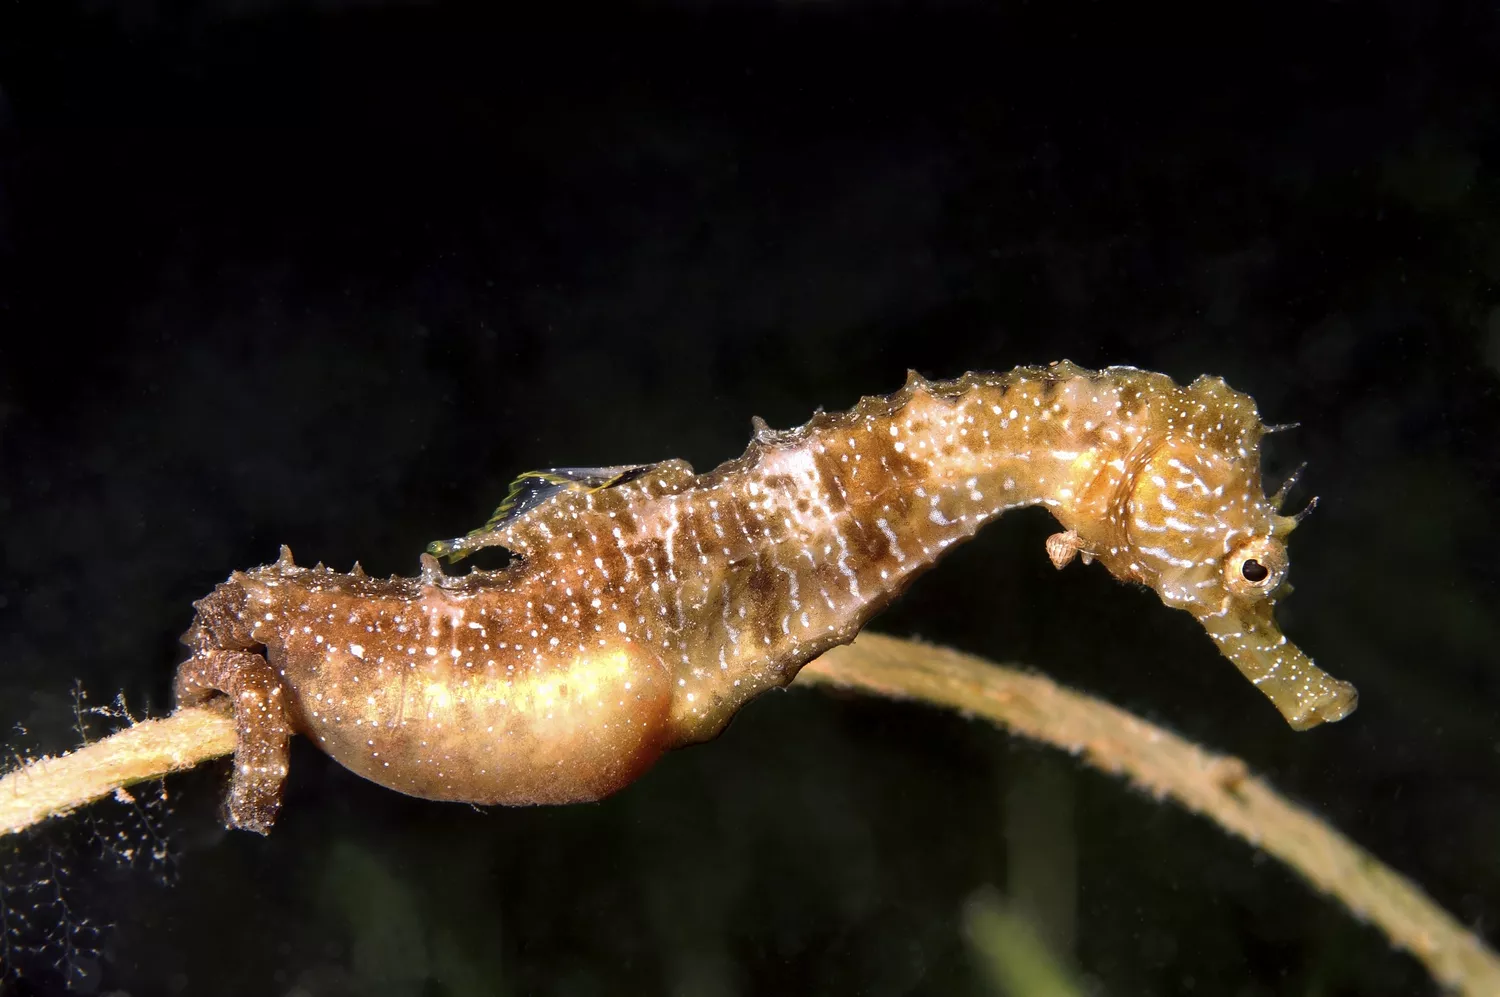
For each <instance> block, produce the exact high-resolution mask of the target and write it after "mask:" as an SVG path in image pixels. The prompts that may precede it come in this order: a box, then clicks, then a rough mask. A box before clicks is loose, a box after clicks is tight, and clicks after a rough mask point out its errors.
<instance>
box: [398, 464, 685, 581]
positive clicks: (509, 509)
mask: <svg viewBox="0 0 1500 997" xmlns="http://www.w3.org/2000/svg"><path fill="white" fill-rule="evenodd" d="M655 466H656V465H655V464H621V465H619V466H616V467H548V468H543V469H541V470H539V471H527V472H526V473H525V474H523V475H521V476H520V477H518V478H516V480H514V481H512V482H511V483H510V490H509V491H508V492H506V495H505V498H504V499H502V500H501V502H500V504H499V505H498V506H496V507H495V511H494V512H493V513H491V514H490V518H489V520H488V521H487V522H486V523H485V524H484V525H483V526H481V527H479V528H478V529H475V530H470V531H469V532H468V533H467V534H465V535H464V536H462V537H458V538H456V539H453V540H434V541H433V542H432V543H430V544H428V545H427V553H429V554H432V555H434V556H436V557H445V558H447V559H448V563H449V564H457V563H458V562H459V561H461V560H463V559H464V558H465V557H468V556H469V555H470V554H471V553H473V552H474V551H476V550H479V549H481V548H484V547H491V546H496V545H499V543H500V540H499V538H498V534H499V533H500V531H502V530H504V529H505V528H506V527H507V526H509V525H510V524H511V523H513V522H515V521H516V520H517V519H519V518H520V517H522V516H524V515H525V514H526V513H528V512H530V511H531V510H532V509H535V508H536V507H537V506H539V505H542V504H543V503H544V502H546V501H547V500H548V499H550V498H552V496H554V495H556V494H558V493H559V492H572V491H582V492H593V491H598V490H599V489H601V488H613V487H614V486H616V485H623V484H625V483H626V482H627V481H634V480H635V479H636V478H639V477H640V476H641V475H643V474H645V473H646V472H647V471H649V470H651V469H652V468H653V467H655Z"/></svg>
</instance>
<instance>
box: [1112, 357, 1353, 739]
mask: <svg viewBox="0 0 1500 997" xmlns="http://www.w3.org/2000/svg"><path fill="white" fill-rule="evenodd" d="M1161 421H1162V425H1161V432H1160V433H1159V435H1158V436H1157V438H1156V439H1155V440H1153V441H1151V443H1152V445H1151V447H1150V448H1149V449H1148V450H1147V451H1146V453H1147V455H1146V457H1145V459H1144V460H1143V461H1141V462H1140V463H1139V464H1138V467H1137V470H1136V471H1135V473H1133V474H1131V475H1130V476H1129V478H1128V479H1127V482H1126V491H1127V492H1128V497H1126V498H1125V501H1124V508H1123V509H1122V510H1121V511H1122V513H1123V515H1122V516H1121V517H1120V518H1121V520H1123V522H1122V525H1123V527H1124V529H1123V532H1124V534H1125V539H1126V541H1127V542H1126V546H1125V548H1124V550H1123V551H1122V552H1121V553H1123V554H1128V562H1129V563H1128V565H1119V564H1118V563H1117V564H1116V565H1115V567H1116V570H1117V571H1118V570H1119V569H1120V568H1125V569H1126V570H1127V571H1128V574H1129V576H1132V577H1134V578H1135V579H1136V580H1139V581H1144V582H1146V583H1147V584H1148V585H1150V586H1151V587H1152V588H1154V589H1155V590H1156V592H1157V594H1158V595H1160V596H1161V599H1162V601H1163V602H1165V603H1166V604H1167V605H1169V606H1173V607H1176V608H1178V609H1183V610H1186V611H1187V612H1189V613H1192V614H1193V616H1194V617H1196V618H1197V619H1198V621H1199V622H1200V623H1202V624H1203V627H1204V629H1206V630H1207V631H1208V633H1209V635H1210V636H1211V637H1213V639H1214V641H1215V642H1216V643H1217V644H1218V645H1219V649H1220V650H1221V651H1222V652H1223V654H1224V656H1225V657H1227V658H1228V659H1229V660H1230V661H1231V662H1233V663H1234V665H1235V667H1237V668H1238V669H1239V670H1240V672H1242V673H1243V674H1244V675H1245V677H1246V678H1248V679H1249V680H1250V681H1251V682H1253V683H1254V684H1255V685H1256V687H1257V688H1259V689H1260V690H1261V692H1263V693H1265V694H1266V696H1267V697H1269V698H1270V700H1271V702H1272V703H1273V704H1275V706H1276V708H1277V709H1278V710H1280V711H1281V713H1282V715H1283V716H1284V717H1285V718H1286V720H1287V722H1288V723H1289V724H1291V725H1292V727H1294V728H1296V729H1298V730H1303V729H1306V728H1308V727H1313V726H1316V725H1317V724H1320V723H1323V722H1325V721H1329V720H1339V719H1342V718H1343V717H1345V716H1347V715H1348V714H1349V713H1350V712H1351V711H1352V710H1353V709H1354V707H1355V704H1356V702H1357V696H1356V693H1355V690H1354V687H1353V686H1352V685H1350V684H1349V683H1347V682H1340V681H1338V680H1336V679H1334V678H1332V677H1331V676H1329V675H1328V674H1327V673H1326V672H1324V671H1323V670H1322V669H1320V668H1318V667H1317V666H1316V665H1314V664H1313V662H1312V660H1311V659H1310V658H1309V657H1308V656H1307V655H1305V654H1304V653H1302V651H1301V650H1299V649H1298V648H1297V646H1296V645H1295V644H1293V643H1292V642H1291V641H1289V640H1287V639H1286V637H1285V636H1284V635H1283V634H1282V633H1281V630H1280V628H1279V627H1278V626H1277V624H1276V618H1275V615H1274V612H1273V610H1274V608H1275V605H1276V600H1277V598H1278V596H1281V595H1284V594H1286V592H1287V591H1289V587H1288V586H1287V585H1286V584H1285V583H1286V575H1287V567H1288V559H1287V548H1286V540H1287V536H1288V534H1290V533H1291V531H1292V530H1293V529H1294V528H1295V527H1296V525H1297V523H1298V522H1299V521H1300V520H1301V518H1302V516H1304V515H1305V514H1306V512H1307V511H1308V510H1307V509H1304V510H1303V512H1302V513H1299V514H1298V515H1295V516H1285V515H1282V514H1281V511H1280V505H1281V499H1282V497H1283V495H1284V492H1285V490H1286V489H1283V490H1282V493H1280V494H1278V495H1276V496H1274V497H1268V496H1267V495H1266V493H1265V491H1264V488H1263V485H1262V481H1261V470H1260V441H1261V437H1262V436H1263V435H1264V434H1265V432H1266V428H1265V427H1264V426H1263V425H1262V424H1261V422H1260V418H1259V415H1258V414H1257V413H1256V410H1255V404H1254V402H1253V401H1252V400H1251V399H1250V398H1249V397H1248V396H1246V395H1242V394H1239V393H1238V392H1235V391H1233V390H1232V389H1230V388H1229V387H1228V385H1226V384H1225V383H1224V382H1223V381H1222V380H1220V379H1218V378H1199V379H1198V380H1197V381H1195V382H1194V383H1193V384H1192V385H1190V386H1189V387H1188V388H1186V389H1184V390H1183V392H1182V396H1181V400H1180V402H1179V403H1177V405H1176V407H1173V408H1171V410H1170V411H1168V412H1167V413H1165V414H1164V416H1163V417H1162V420H1161ZM1310 508H1311V506H1310V505H1309V507H1308V509H1310ZM1117 561H1118V559H1117Z"/></svg>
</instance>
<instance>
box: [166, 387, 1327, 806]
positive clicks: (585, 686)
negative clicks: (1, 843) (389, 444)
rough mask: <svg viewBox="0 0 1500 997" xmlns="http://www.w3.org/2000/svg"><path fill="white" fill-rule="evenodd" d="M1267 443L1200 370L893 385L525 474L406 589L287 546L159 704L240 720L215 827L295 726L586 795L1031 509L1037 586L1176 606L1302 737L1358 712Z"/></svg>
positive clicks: (703, 724) (488, 800)
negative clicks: (1090, 583)
mask: <svg viewBox="0 0 1500 997" xmlns="http://www.w3.org/2000/svg"><path fill="white" fill-rule="evenodd" d="M1266 432H1267V428H1266V427H1265V426H1264V425H1263V424H1262V422H1261V420H1260V416H1259V413H1258V412H1257V410H1256V406H1255V403H1254V402H1253V401H1252V400H1251V399H1250V398H1249V397H1248V396H1246V395H1244V394H1241V393H1239V392H1236V391H1234V390H1233V389H1231V388H1230V387H1229V386H1228V385H1227V384H1226V383H1225V382H1224V381H1223V380H1222V379H1220V378H1216V377H1207V376H1204V377H1200V378H1198V379H1197V380H1195V381H1193V382H1192V383H1191V384H1189V385H1186V386H1179V385H1177V384H1176V383H1174V382H1173V381H1172V380H1171V379H1170V378H1169V377H1167V376H1166V375H1163V374H1155V373H1149V372H1146V371H1142V370H1137V369H1135V368H1129V367H1111V368H1107V369H1104V370H1099V371H1092V370H1086V369H1083V368H1081V367H1078V366H1076V365H1074V364H1072V363H1070V362H1067V361H1060V362H1057V363H1053V364H1051V365H1049V366H1043V367H1021V368H1017V369H1015V370H1012V371H1010V372H1008V373H1003V374H987V373H969V374H965V375H964V376H962V377H960V378H958V379H956V380H951V381H943V382H936V383H933V382H929V381H927V380H925V379H924V378H922V377H921V376H919V375H917V374H915V373H912V374H910V375H909V376H908V379H907V381H906V384H905V386H904V387H903V388H902V389H901V390H899V391H897V392H895V393H894V394H891V395H888V396H884V397H866V398H863V399H861V400H860V402H859V403H858V404H857V405H855V406H854V407H853V408H852V409H850V410H848V411H846V412H841V413H834V414H827V413H822V412H820V413H819V414H817V415H816V416H815V417H814V418H813V419H812V420H811V421H809V422H808V423H807V424H805V425H803V426H801V427H799V428H796V429H792V430H788V431H775V430H772V429H770V428H769V427H768V426H766V425H765V424H764V423H763V422H761V421H760V420H758V419H757V420H755V422H754V438H753V439H752V441H751V443H750V445H749V447H748V448H747V449H746V451H745V453H744V454H743V455H742V456H741V457H739V458H737V459H735V460H731V461H729V462H727V463H725V464H723V465H721V466H720V467H718V468H716V469H715V470H713V471H710V472H708V473H706V474H695V473H694V472H693V469H692V468H691V467H690V466H689V465H688V464H686V463H685V462H683V461H681V460H667V461H663V462H661V463H657V464H652V465H642V466H630V467H621V468H602V469H594V470H590V471H568V470H561V471H550V472H538V473H535V474H533V475H529V476H527V478H526V479H525V480H523V482H522V484H521V486H520V487H519V489H518V490H517V491H515V492H513V494H512V495H511V496H510V498H509V500H508V503H507V504H506V505H504V506H503V507H502V510H501V512H500V513H499V514H498V515H497V516H496V517H495V518H494V519H492V521H491V522H490V523H489V524H487V525H486V526H485V527H484V528H481V529H480V530H478V531H476V532H474V533H472V534H470V535H469V536H467V537H464V538H461V539H458V540H453V541H445V542H441V543H437V544H434V545H433V547H432V548H431V549H430V551H429V552H428V553H425V554H422V555H421V557H420V567H421V570H420V573H419V574H418V575H417V576H416V577H411V578H402V577H391V578H389V579H383V580H382V579H375V578H371V577H368V576H367V575H366V574H365V573H364V572H362V571H361V570H360V569H359V566H358V565H357V564H356V565H355V567H354V570H352V571H351V572H348V573H340V572H335V571H332V570H330V569H328V568H325V567H323V566H322V565H321V564H319V565H318V566H317V567H314V568H306V567H299V566H298V565H296V564H295V563H294V561H293V559H292V554H291V552H290V551H289V550H287V549H286V548H285V547H283V548H282V550H281V556H280V558H279V559H278V560H277V561H276V562H274V563H272V564H268V565H265V566H263V567H259V568H255V569H253V570H250V571H241V572H235V573H234V574H233V575H231V576H230V578H229V580H228V581H226V582H224V583H222V584H220V585H219V586H218V587H217V588H216V589H215V590H214V592H213V593H211V594H210V595H208V596H206V597H205V598H203V599H201V600H199V601H198V602H196V603H195V604H194V606H195V609H196V611H197V613H196V616H195V618H194V621H193V624H192V626H191V628H190V629H189V630H188V631H187V633H186V634H184V635H183V642H184V643H185V644H187V645H188V647H189V648H190V651H191V653H190V656H189V658H188V659H187V660H186V661H185V662H184V663H183V664H182V665H181V667H180V668H179V670H178V674H177V681H176V695H177V699H178V702H179V703H182V704H194V703H199V702H202V701H205V700H207V699H210V698H212V697H214V696H217V695H221V694H222V695H225V696H228V697H229V698H230V699H231V701H232V703H233V709H234V715H235V719H236V731H237V737H238V740H237V747H236V750H235V758H234V774H233V778H232V783H231V788H230V793H229V800H228V823H229V824H230V826H232V827H240V828H246V829H249V830H253V831H259V832H261V833H264V832H266V831H267V830H268V829H269V827H270V826H271V824H272V822H273V821H274V819H275V817H276V815H277V810H278V807H279V805H280V798H281V790H282V784H283V782H284V780H285V777H286V773H287V753H288V752H287V749H288V738H289V737H290V736H291V735H292V734H293V733H294V732H301V733H303V734H306V735H307V736H309V737H310V738H311V739H312V740H313V741H314V742H315V743H317V744H318V745H319V746H320V747H321V748H322V749H323V750H324V751H326V752H327V753H328V754H329V755H331V756H332V757H333V758H334V759H336V760H337V761H338V762H340V763H341V764H343V765H345V766H346V767H348V768H349V769H351V770H353V771H354V772H356V773H358V774H360V775H362V776H364V777H366V778H368V779H371V780H373V781H375V782H377V783H379V784H381V785H383V786H387V787H390V788H391V789H395V790H398V791H400V792H403V793H407V794H410V795H413V796H418V797H425V798H428V799H435V800H461V801H468V802H471V803H479V804H560V803H569V802H576V801H587V800H595V799H599V798H601V797H604V796H606V795H609V794H611V793H613V792H615V791H617V790H619V789H620V788H622V787H623V786H626V785H627V784H629V783H630V782H631V781H632V780H634V779H635V778H636V777H638V776H639V775H640V774H641V773H642V772H644V771H645V770H646V769H647V768H648V767H650V766H651V765H652V764H654V763H655V762H656V761H657V759H658V758H660V756H661V755H662V754H663V753H665V752H666V751H668V750H669V749H671V748H674V747H678V746H681V745H685V744H690V743H694V742H700V741H705V740H708V739H710V738H713V737H714V736H715V735H716V734H718V733H719V732H720V731H721V730H722V729H723V728H724V726H725V725H726V723H727V722H728V721H729V719H730V718H731V717H732V716H733V715H734V714H735V712H736V711H737V710H739V709H740V707H742V706H743V705H744V704H745V703H746V702H747V701H749V700H750V699H752V698H753V697H755V696H757V695H759V694H760V693H761V692H764V691H765V690H767V689H770V688H773V687H777V686H783V685H786V684H787V683H788V682H790V681H791V680H792V678H793V677H794V676H795V675H796V674H797V671H798V669H799V668H800V667H801V666H802V665H803V664H805V663H806V662H807V661H809V660H811V659H812V658H814V657H816V656H817V655H818V654H820V653H822V652H823V651H825V650H826V649H828V648H829V647H831V646H833V645H836V644H840V643H844V642H847V641H849V640H851V639H852V638H853V637H854V635H855V634H856V633H857V632H858V631H859V630H860V628H861V627H863V626H864V625H865V624H866V623H867V622H868V621H869V620H870V618H871V617H872V616H874V615H875V614H876V613H878V612H879V611H880V610H881V608H883V607H884V606H886V605H887V604H888V603H890V602H891V600H893V599H895V598H896V597H897V596H898V595H899V594H900V593H901V592H902V590H904V589H905V588H906V587H907V586H908V585H909V584H910V583H911V582H912V580H913V579H914V578H916V577H917V576H918V575H919V574H921V573H922V572H923V571H925V570H927V569H928V568H930V567H932V565H933V564H934V563H936V562H937V560H938V559H939V558H940V557H941V556H942V555H943V553H944V552H945V551H947V550H948V549H950V548H951V547H953V545H955V544H958V543H961V542H962V541H964V540H966V539H968V538H970V537H972V536H974V534H975V533H976V531H978V530H979V528H980V527H982V526H983V525H984V524H985V523H987V522H989V521H990V520H992V519H994V518H996V517H997V516H1000V515H1001V514H1003V513H1005V512H1007V511H1008V510H1011V509H1016V508H1019V507H1022V506H1036V505H1040V506H1043V507H1045V508H1047V509H1048V510H1050V511H1051V513H1052V514H1053V515H1054V516H1055V517H1056V519H1057V520H1058V521H1059V523H1060V525H1061V526H1062V530H1061V531H1060V532H1058V533H1057V534H1055V535H1054V536H1052V537H1051V538H1050V539H1049V540H1048V542H1047V553H1048V555H1049V556H1050V557H1051V558H1052V560H1053V563H1054V564H1056V565H1057V566H1058V567H1059V568H1061V567H1063V566H1064V565H1066V564H1068V563H1069V562H1070V561H1072V560H1073V559H1074V558H1080V559H1081V560H1083V561H1085V562H1092V561H1098V562H1099V563H1100V564H1102V565H1103V566H1104V567H1105V568H1106V569H1107V570H1108V571H1109V572H1110V574H1112V575H1113V576H1114V577H1115V578H1117V579H1120V580H1122V581H1125V582H1129V583H1135V584H1140V585H1145V586H1148V587H1150V588H1152V589H1154V590H1155V591H1156V593H1157V594H1158V595H1159V596H1160V597H1161V600H1162V601H1163V602H1164V603H1166V604H1167V605H1168V606H1171V607H1175V608H1177V609H1182V610H1186V611H1187V612H1189V613H1191V614H1192V615H1193V616H1194V617H1196V618H1197V619H1198V620H1199V622H1201V623H1202V625H1203V626H1204V628H1205V629H1206V630H1207V631H1208V633H1209V635H1210V636H1211V637H1212V638H1213V640H1214V641H1215V642H1216V643H1217V644H1218V646H1219V649H1220V650H1221V651H1222V652H1223V654H1224V655H1225V656H1226V657H1228V658H1229V660H1230V661H1231V662H1232V663H1233V664H1234V665H1235V666H1236V667H1237V668H1238V669H1239V670H1240V671H1241V672H1243V673H1244V674H1245V676H1246V677H1247V678H1249V679H1250V680H1251V681H1252V682H1253V683H1254V684H1255V685H1256V686H1257V687H1258V688H1259V689H1260V690H1261V692H1262V693H1264V694H1265V695H1266V696H1267V697H1268V698H1269V699H1270V700H1271V702H1272V703H1273V704H1274V705H1275V706H1276V708H1277V709H1279V710H1280V711H1281V713H1282V714H1283V715H1284V716H1285V718H1286V720H1287V721H1288V722H1289V723H1290V725H1291V726H1292V727H1293V728H1296V729H1305V728H1309V727H1312V726H1315V725H1317V724H1319V723H1322V722H1324V721H1329V720H1338V719H1340V718H1342V717H1344V716H1346V715H1347V714H1348V713H1349V712H1350V711H1351V710H1353V709H1354V707H1355V703H1356V694H1355V690H1354V687H1353V686H1352V685H1350V684H1348V683H1346V682H1341V681H1338V680H1336V679H1333V678H1331V677H1330V676H1329V675H1327V674H1326V673H1325V672H1323V671H1322V670H1321V669H1319V668H1318V667H1316V666H1315V665H1314V664H1313V662H1312V661H1311V660H1310V659H1309V658H1308V657H1307V656H1306V655H1305V654H1303V653H1302V652H1301V651H1300V650H1299V649H1298V648H1297V647H1296V646H1295V645H1294V644H1292V643H1290V642H1289V641H1288V640H1287V639H1286V638H1285V637H1284V636H1282V634H1281V632H1280V630H1279V629H1278V627H1277V624H1276V621H1275V618H1274V616H1273V612H1272V610H1273V607H1274V605H1275V603H1276V600H1277V598H1278V597H1279V596H1280V595H1281V594H1282V593H1283V592H1284V591H1285V587H1284V586H1285V578H1286V573H1287V555H1286V538H1287V535H1288V534H1289V533H1290V532H1291V531H1292V529H1293V528H1294V527H1295V526H1296V525H1297V523H1298V522H1299V520H1300V519H1301V517H1302V515H1304V514H1305V510H1304V512H1303V513H1299V514H1298V515H1294V516H1288V515H1283V514H1282V511H1281V505H1282V499H1283V498H1284V493H1285V488H1283V489H1282V492H1281V493H1279V494H1278V495H1276V496H1272V497H1267V495H1266V494H1265V491H1264V489H1263V487H1262V481H1261V470H1260V443H1261V439H1262V437H1263V435H1264V434H1265V433H1266ZM528 482H529V483H528ZM538 484H540V485H545V486H547V487H545V488H543V489H541V490H538V488H537V486H538ZM491 545H498V546H502V547H504V548H506V549H508V550H509V551H510V552H511V555H512V560H511V562H510V563H509V564H508V565H507V566H506V567H504V568H502V569H498V570H471V571H469V572H468V573H466V574H450V573H447V572H446V571H445V570H444V569H443V567H442V566H441V564H440V563H439V561H438V559H437V558H436V557H435V556H434V552H436V553H444V554H448V555H450V556H457V555H462V554H465V553H467V552H469V551H471V550H474V549H478V548H481V547H485V546H491Z"/></svg>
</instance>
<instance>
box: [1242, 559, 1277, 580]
mask: <svg viewBox="0 0 1500 997" xmlns="http://www.w3.org/2000/svg"><path fill="white" fill-rule="evenodd" d="M1240 574H1242V575H1244V576H1245V581H1247V582H1263V581H1265V580H1266V578H1267V577H1268V576H1269V575H1270V574H1271V572H1269V571H1267V570H1266V566H1265V565H1264V564H1261V563H1260V562H1259V561H1257V560H1256V559H1255V558H1253V557H1252V558H1250V559H1249V560H1247V561H1246V562H1245V563H1244V564H1242V565H1240Z"/></svg>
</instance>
